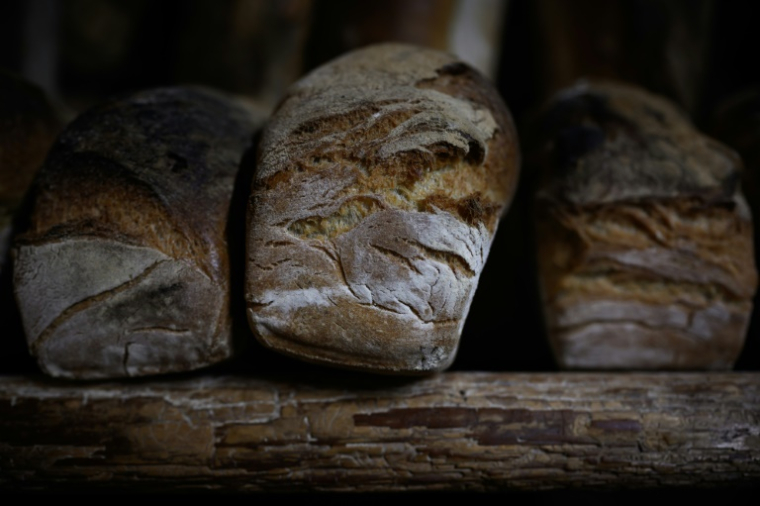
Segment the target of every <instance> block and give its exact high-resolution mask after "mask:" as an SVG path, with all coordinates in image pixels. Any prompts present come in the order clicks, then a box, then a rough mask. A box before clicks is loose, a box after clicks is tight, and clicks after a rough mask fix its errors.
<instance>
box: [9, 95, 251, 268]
mask: <svg viewBox="0 0 760 506" xmlns="http://www.w3.org/2000/svg"><path fill="white" fill-rule="evenodd" d="M262 119H263V118H262V117H261V115H258V114H257V113H256V112H255V111H253V110H251V109H250V108H249V107H248V106H247V105H246V104H242V103H240V101H238V100H236V99H235V98H234V97H231V96H227V95H225V94H223V93H220V92H216V91H214V90H210V89H206V88H201V87H173V88H158V89H152V90H146V91H141V92H138V93H134V94H130V95H127V96H123V97H119V98H116V99H113V100H111V101H108V102H105V103H103V104H100V105H98V106H95V107H93V108H92V109H90V110H88V111H86V112H85V113H83V114H81V115H80V116H79V117H78V118H76V119H75V120H74V121H72V122H71V123H70V124H69V125H68V126H67V128H66V129H65V130H64V131H63V132H62V133H61V135H60V136H59V137H58V140H57V141H56V143H55V145H54V146H53V148H52V149H51V151H50V153H49V155H48V158H47V160H46V162H45V165H44V167H43V168H42V170H41V171H40V172H39V175H38V179H37V181H36V204H35V207H34V211H33V214H32V217H31V220H30V229H29V231H28V232H27V233H26V234H24V236H22V237H21V238H20V239H19V240H20V241H38V240H43V239H44V238H48V239H52V238H54V237H55V238H58V239H62V238H66V237H71V236H93V237H110V238H113V239H116V240H119V241H122V242H126V243H132V244H136V245H142V246H148V247H153V248H156V249H158V250H159V251H162V252H164V253H166V254H168V255H169V256H172V257H174V258H181V257H194V258H197V259H198V260H199V261H200V263H201V264H203V265H206V264H208V265H209V268H208V270H209V272H213V273H216V272H217V271H218V270H219V269H218V268H217V264H218V263H219V262H220V260H219V259H218V258H217V257H216V253H214V251H215V250H216V248H217V247H216V246H215V245H217V244H221V243H223V241H224V240H225V239H224V234H225V224H226V219H227V208H228V206H229V199H230V195H231V192H232V188H233V185H234V181H235V178H236V176H237V172H238V169H239V167H240V163H241V158H242V157H243V155H244V153H245V151H246V149H248V147H249V146H250V145H251V144H252V137H253V134H254V132H255V130H256V129H257V128H258V126H259V125H260V124H261V122H262Z"/></svg>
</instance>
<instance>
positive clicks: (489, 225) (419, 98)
mask: <svg viewBox="0 0 760 506" xmlns="http://www.w3.org/2000/svg"><path fill="white" fill-rule="evenodd" d="M518 163H519V155H518V147H517V138H516V134H515V131H514V127H513V124H512V120H511V117H510V115H509V112H508V111H507V109H506V107H505V106H504V104H503V102H502V101H501V100H500V98H499V97H498V95H497V93H496V92H495V90H494V89H493V87H492V86H491V85H490V84H489V83H487V82H486V80H485V79H484V78H483V77H481V76H480V75H479V74H478V73H477V72H476V71H474V70H473V69H471V68H470V67H468V66H467V65H465V64H463V63H462V62H460V61H458V60H456V59H455V58H453V57H452V56H450V55H447V54H445V53H441V52H437V51H433V50H428V49H422V48H417V47H412V46H406V45H399V44H386V45H379V46H373V47H369V48H366V49H363V50H359V51H356V52H353V53H350V54H348V55H346V56H343V57H342V58H339V59H337V60H334V61H333V62H331V63H328V64H327V65H325V66H323V67H321V68H319V69H317V70H316V71H314V72H312V73H311V74H310V75H308V76H307V77H305V78H304V79H302V80H301V81H299V82H298V83H296V84H295V85H294V86H293V87H292V88H291V89H290V90H289V92H288V93H287V95H286V97H285V98H284V100H283V101H282V102H281V104H280V106H279V107H278V109H277V110H276V111H275V113H274V115H273V117H272V119H271V121H270V123H269V125H268V127H267V128H266V129H265V132H264V134H263V136H262V140H261V144H260V146H259V157H258V166H257V171H256V174H255V177H254V183H253V192H252V197H251V200H250V204H249V224H248V238H247V239H248V243H247V251H248V264H247V304H248V316H249V322H250V324H251V327H252V329H253V331H254V333H255V334H256V336H257V338H258V339H259V340H260V341H261V342H262V343H263V344H265V345H266V346H268V347H271V348H273V349H276V350H278V351H281V352H283V353H286V354H289V355H293V356H296V357H298V358H301V359H304V360H307V361H313V362H318V363H323V364H330V365H335V366H339V367H344V368H352V369H360V370H368V371H374V372H386V373H402V374H414V373H428V372H431V371H438V370H442V369H444V368H446V367H448V366H449V364H450V363H451V362H452V361H453V359H454V356H455V354H456V350H457V346H458V342H459V336H460V333H461V330H462V327H463V325H464V321H465V317H466V315H467V312H468V309H469V306H470V303H471V301H472V297H473V294H474V291H475V287H476V285H477V281H478V277H479V276H480V272H481V270H482V268H483V264H484V263H485V260H486V257H487V255H488V250H489V248H490V245H491V240H492V238H493V235H494V233H495V231H496V226H497V223H498V220H499V218H500V216H501V215H502V213H503V212H504V211H505V209H506V207H507V205H508V203H509V201H510V199H511V197H512V194H513V191H514V188H515V184H516V180H517V173H518Z"/></svg>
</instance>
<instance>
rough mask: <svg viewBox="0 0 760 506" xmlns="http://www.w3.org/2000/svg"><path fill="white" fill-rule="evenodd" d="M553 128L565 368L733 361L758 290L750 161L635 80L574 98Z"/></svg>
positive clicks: (553, 226) (541, 231) (549, 132)
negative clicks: (742, 182) (744, 173)
mask: <svg viewBox="0 0 760 506" xmlns="http://www.w3.org/2000/svg"><path fill="white" fill-rule="evenodd" d="M541 130H542V139H543V149H544V152H543V154H542V158H541V162H540V163H541V165H542V167H543V169H544V170H543V171H542V175H541V178H542V182H541V187H540V190H539V192H538V194H537V212H538V228H537V243H538V263H539V268H540V281H541V283H540V284H541V289H542V291H543V298H544V309H545V315H546V320H547V327H548V331H549V337H550V340H551V344H552V346H553V348H554V352H555V355H556V357H557V359H558V361H559V363H560V365H562V366H564V367H568V368H599V369H618V368H619V369H725V368H729V367H731V366H732V364H733V362H734V361H735V360H736V358H737V356H738V354H739V352H740V351H741V348H742V344H743V342H744V337H745V332H746V327H747V322H748V318H749V315H750V311H751V306H752V304H751V298H752V295H753V293H754V291H755V288H756V284H757V273H756V270H755V265H754V260H753V246H752V222H751V217H750V213H749V209H748V207H747V205H746V203H745V201H744V199H743V197H742V195H741V193H740V190H739V184H738V181H739V179H738V175H739V171H740V169H741V161H740V159H739V158H738V157H737V155H736V154H735V153H734V152H733V151H731V150H729V149H728V148H726V147H724V146H723V145H721V144H719V143H718V142H716V141H714V140H712V139H709V138H707V137H705V136H704V135H702V134H700V133H699V132H697V131H696V130H695V129H694V127H693V126H692V125H691V124H690V122H689V121H688V119H686V117H685V116H684V115H683V114H682V113H681V112H680V111H679V110H678V109H677V108H676V107H675V106H673V105H672V104H671V103H670V102H668V101H667V100H665V99H662V98H660V97H657V96H654V95H652V94H649V93H647V92H645V91H643V90H641V89H638V88H635V87H631V86H627V85H622V84H613V83H587V82H583V83H580V84H578V85H577V86H575V87H574V88H571V89H568V90H566V91H564V92H562V93H561V94H559V95H558V96H557V97H556V98H555V99H554V100H553V101H552V102H551V104H550V106H549V107H548V110H547V111H545V114H544V116H543V119H542V122H541Z"/></svg>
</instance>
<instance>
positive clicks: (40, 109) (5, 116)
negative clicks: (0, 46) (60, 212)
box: [0, 69, 61, 272]
mask: <svg viewBox="0 0 760 506" xmlns="http://www.w3.org/2000/svg"><path fill="white" fill-rule="evenodd" d="M60 129H61V120H60V119H59V117H58V114H57V113H56V112H55V110H54V109H53V107H52V106H51V105H50V102H49V101H48V99H47V97H46V96H45V94H44V93H43V92H42V90H40V89H39V88H37V87H36V86H34V85H32V84H30V83H27V82H25V81H24V80H22V79H21V78H20V77H17V76H14V75H13V74H10V73H8V72H5V71H3V70H2V69H0V272H2V271H3V270H4V267H5V263H6V259H7V256H8V251H9V248H10V244H11V237H12V228H13V218H14V216H15V214H16V211H17V209H19V207H20V206H21V202H22V201H23V199H24V196H25V195H26V192H27V190H28V189H29V186H30V185H31V184H32V180H33V179H34V175H35V174H36V173H37V169H39V168H40V166H41V165H42V163H43V161H44V160H45V155H46V154H47V152H48V149H50V146H51V145H52V144H53V141H54V140H55V136H56V135H57V134H58V132H59V131H60Z"/></svg>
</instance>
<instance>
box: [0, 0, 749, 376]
mask: <svg viewBox="0 0 760 506" xmlns="http://www.w3.org/2000/svg"><path fill="white" fill-rule="evenodd" d="M467 3H468V2H456V1H453V0H452V1H449V0H414V1H409V2H377V1H375V2H345V1H332V0H312V1H309V0H301V1H296V0H293V1H273V2H248V1H245V0H235V1H233V0H229V1H213V0H190V1H181V0H166V1H160V2H156V1H148V0H137V1H130V2H127V1H120V0H101V1H92V0H64V1H60V2H59V1H55V0H30V1H24V0H9V1H6V2H3V3H2V4H1V5H0V44H2V46H0V47H2V48H3V49H2V51H0V67H4V68H7V69H10V70H11V71H15V72H17V73H20V74H22V75H23V76H25V77H26V78H29V79H30V80H31V81H32V82H35V83H37V84H38V85H39V86H41V87H42V88H43V89H44V90H45V91H46V92H47V93H48V94H49V96H50V97H52V99H53V101H54V102H55V103H57V104H59V105H60V106H61V109H62V110H63V111H64V112H65V113H67V114H68V116H69V117H71V116H73V115H74V113H77V112H80V111H82V110H83V109H84V108H85V107H86V106H90V105H93V104H95V103H98V102H101V101H103V100H104V99H105V98H106V97H109V96H111V95H113V94H115V93H122V92H127V91H136V90H139V89H145V88H150V87H155V86H165V85H175V84H182V83H190V82H192V83H197V84H207V85H211V86H215V87H218V88H221V89H223V90H227V91H232V92H236V93H244V94H248V95H249V96H254V97H257V98H259V99H260V100H263V101H264V102H265V103H267V104H269V106H274V105H275V103H276V102H277V100H279V97H280V94H281V92H282V91H283V90H284V84H283V83H286V84H289V83H290V82H292V81H294V80H295V79H297V78H298V77H299V76H301V75H302V74H304V73H305V72H307V71H308V70H310V69H312V68H314V67H316V66H317V65H319V64H322V63H324V62H325V61H327V60H328V59H330V58H333V57H335V56H337V55H339V54H341V53H342V52H344V51H346V50H349V49H352V48H355V47H357V46H359V45H363V44H366V43H370V42H380V41H384V40H397V41H405V42H412V43H416V44H423V45H428V46H431V47H435V48H438V49H446V50H450V51H454V52H456V53H458V54H459V56H461V57H463V58H464V59H465V60H466V61H467V60H468V58H471V59H472V60H476V59H478V57H477V56H469V55H467V54H463V49H462V47H463V46H461V45H457V44H456V43H452V40H453V41H456V40H464V41H469V42H473V41H481V42H482V43H479V44H475V46H476V47H487V48H490V49H489V51H490V56H488V57H485V58H481V59H480V61H490V62H495V64H494V67H495V71H493V76H494V79H495V81H496V84H497V88H498V90H499V91H500V93H501V94H502V96H503V98H504V99H505V101H506V103H507V105H508V106H509V107H510V109H511V110H512V112H513V114H514V116H515V120H516V123H517V125H518V131H522V129H523V128H522V127H523V126H524V125H526V124H527V123H529V122H530V119H531V117H532V114H533V112H534V111H536V110H537V109H538V108H539V107H540V105H541V104H542V103H544V101H545V100H546V99H548V97H549V96H550V95H551V94H553V93H554V92H556V91H557V90H558V89H560V88H563V87H565V86H569V85H571V84H572V83H573V82H575V81H576V80H577V79H578V78H581V77H604V78H614V79H617V80H622V81H627V82H630V83H632V84H636V85H639V86H642V87H643V88H645V89H648V90H649V91H651V92H654V93H658V94H661V95H663V96H665V97H667V98H669V99H670V100H673V101H675V102H676V103H677V104H678V105H679V106H680V107H681V108H683V109H684V110H685V111H686V112H687V113H688V114H689V115H690V116H691V118H692V120H693V121H694V122H695V124H696V126H697V127H698V128H699V129H701V130H703V131H705V132H713V131H714V129H713V128H712V125H711V122H712V118H713V117H714V114H713V111H714V110H715V108H716V105H717V104H718V103H719V102H720V101H721V100H723V99H725V98H726V97H728V96H730V95H732V94H734V93H736V92H737V91H739V90H741V89H745V88H746V87H748V86H750V85H753V84H754V85H757V84H758V83H760V68H758V67H757V66H756V65H752V64H747V65H734V64H732V62H733V61H735V59H734V58H733V55H735V54H741V53H742V52H743V50H744V49H745V48H746V47H753V46H756V45H757V44H756V42H757V35H756V29H755V27H754V26H753V20H754V19H755V17H754V16H753V8H754V6H753V4H752V2H716V1H711V0H703V1H698V2H690V1H677V0H671V1H657V0H615V1H608V0H607V1H606V0H582V1H578V2H572V6H570V5H569V2H562V1H561V0H542V1H539V2H532V1H529V0H510V1H508V2H493V3H492V2H472V3H473V4H476V3H485V4H488V7H487V8H486V9H485V14H484V13H483V12H481V13H480V14H472V12H474V11H473V10H472V9H473V8H472V7H467V6H466V5H465V6H462V5H464V4H467ZM468 9H470V10H469V11H468ZM475 10H477V9H475ZM468 12H469V14H468ZM262 19H265V20H266V22H262ZM468 19H469V20H470V21H469V22H464V21H466V20H468ZM473 20H474V21H473ZM468 23H469V24H468ZM462 26H470V27H471V28H469V29H468V28H462ZM452 27H454V28H452ZM456 27H459V28H456ZM468 30H471V32H469V34H468ZM458 31H459V33H464V34H465V35H463V36H461V37H459V38H458V37H451V34H452V33H457V32H458ZM483 33H486V34H488V35H487V36H485V37H483V36H482V34H483ZM473 34H474V35H473ZM470 45H472V44H470ZM466 46H467V44H465V47H466ZM472 54H473V55H477V54H483V53H482V52H480V53H478V52H477V51H475V52H474V53H472ZM486 66H488V64H486ZM481 70H484V71H485V72H489V71H488V70H487V69H481ZM724 140H725V142H727V143H728V144H729V145H730V144H731V141H730V140H729V139H724ZM526 158H527V162H528V165H529V163H530V160H529V155H528V157H526ZM748 167H749V165H748ZM532 179H533V176H532V175H531V173H530V172H528V171H525V172H523V175H522V181H521V184H520V186H519V188H518V193H517V195H516V198H515V201H514V203H513V205H512V209H511V211H510V213H509V214H508V216H506V218H505V220H504V221H503V222H502V224H501V225H500V228H499V233H498V234H497V236H496V239H495V241H494V244H493V246H492V249H491V254H490V260H489V262H488V263H487V265H486V267H485V270H484V272H483V274H482V276H481V282H480V285H479V288H478V291H477V292H476V295H475V299H474V301H473V305H472V309H471V311H470V315H469V317H468V320H467V323H466V325H465V328H464V332H463V336H462V341H461V346H460V350H459V355H458V358H457V360H456V362H455V363H454V366H453V367H454V369H485V370H550V369H552V368H554V367H555V365H554V362H553V359H552V357H551V353H550V351H549V347H548V345H547V344H546V342H545V337H544V328H543V322H542V317H541V313H540V306H539V302H538V301H539V296H538V290H537V285H536V279H535V265H534V264H535V261H534V260H533V257H532V253H531V250H532V246H531V245H532V232H531V228H530V222H531V221H530V209H529V198H528V197H529V195H530V190H529V189H530V188H531V187H533V185H534V183H535V181H532ZM745 186H746V184H745ZM745 189H746V194H747V195H748V198H749V199H750V202H749V204H750V207H753V208H755V207H757V204H756V203H753V202H752V200H751V195H752V194H753V190H752V189H751V188H745ZM758 331H760V328H758V327H757V326H756V325H754V324H752V325H750V329H749V334H748V339H747V344H746V347H745V352H744V353H743V355H742V356H740V358H739V361H738V363H737V367H738V368H740V369H746V368H757V367H758V363H759V359H758V358H757V356H758V353H757V350H758V348H760V346H758V345H757V342H758V337H757V334H758ZM752 350H755V351H752ZM259 356H262V357H265V358H258V357H259ZM1 357H2V354H1V353H0V366H3V367H5V369H13V366H11V364H12V363H14V362H15V360H12V359H11V360H6V361H5V362H3V361H4V360H5V359H3V358H1ZM250 358H251V359H252V360H254V361H255V360H261V361H262V364H263V365H264V366H265V367H266V366H269V363H270V362H271V363H276V364H277V365H276V367H281V366H283V364H287V362H282V361H280V362H277V360H276V359H273V358H272V357H271V356H269V355H266V354H265V353H263V352H262V350H259V349H257V350H256V353H253V352H251V357H250ZM286 366H287V365H286ZM247 367H248V366H246V368H247ZM299 367H300V366H299Z"/></svg>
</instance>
